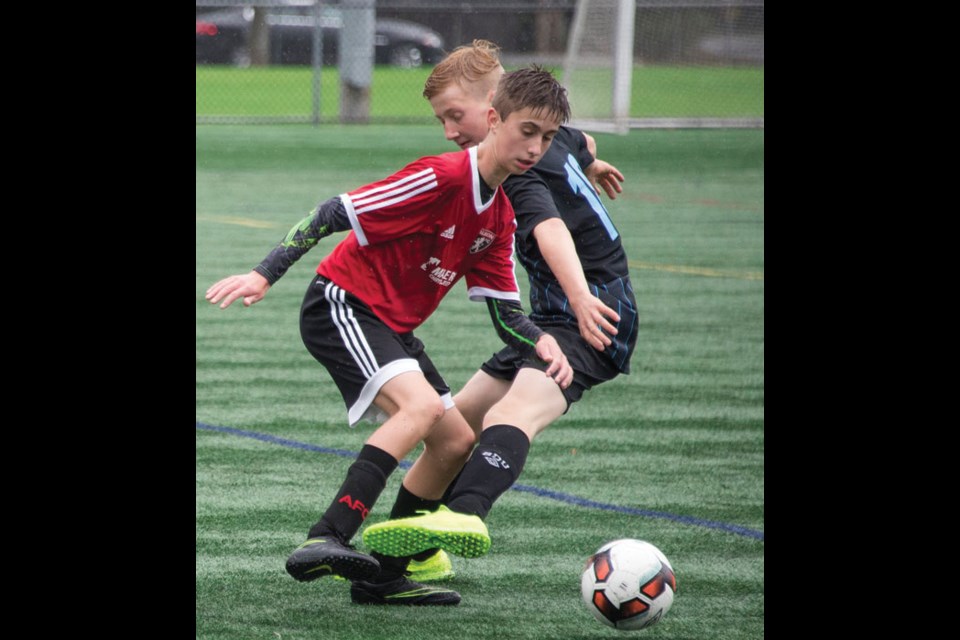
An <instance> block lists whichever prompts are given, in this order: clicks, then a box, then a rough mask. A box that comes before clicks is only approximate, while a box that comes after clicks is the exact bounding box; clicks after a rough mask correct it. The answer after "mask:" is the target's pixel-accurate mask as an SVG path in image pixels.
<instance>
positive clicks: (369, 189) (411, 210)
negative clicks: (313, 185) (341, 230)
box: [317, 147, 520, 333]
mask: <svg viewBox="0 0 960 640" xmlns="http://www.w3.org/2000/svg"><path fill="white" fill-rule="evenodd" d="M479 180H480V178H479V174H478V173H477V149H476V147H473V148H470V149H467V150H466V151H459V152H454V153H444V154H442V155H438V156H429V157H425V158H420V159H419V160H417V161H416V162H413V163H411V164H409V165H407V166H406V167H404V168H403V169H401V170H400V171H398V172H397V173H395V174H393V175H392V176H390V177H389V178H386V179H385V180H381V181H379V182H375V183H373V184H370V185H367V186H366V187H361V188H360V189H356V190H354V191H351V192H349V193H345V194H342V195H341V196H340V198H341V199H342V200H343V204H344V207H345V208H346V210H347V215H348V216H349V217H350V224H351V225H352V227H353V230H352V231H351V232H350V233H349V234H348V235H347V237H346V238H344V240H343V241H342V242H340V244H338V245H337V246H336V247H335V248H334V250H333V252H332V253H330V255H328V256H327V257H326V258H324V260H323V261H322V262H321V263H320V265H319V266H318V267H317V273H319V274H320V275H322V276H324V277H325V278H328V279H330V280H332V281H333V282H335V283H336V284H338V285H339V286H340V287H342V288H343V289H346V290H347V291H349V292H350V293H352V294H353V295H355V296H357V297H358V298H360V299H361V300H363V301H364V302H365V303H366V304H367V306H369V307H370V308H371V309H372V310H373V312H374V313H376V314H377V316H378V317H379V318H380V319H381V320H383V322H384V323H385V324H386V325H387V326H389V327H390V328H391V329H393V330H394V331H396V332H398V333H406V332H408V331H413V330H414V329H416V328H417V327H418V326H420V325H421V324H423V322H424V320H426V319H427V318H428V317H429V316H430V314H431V313H433V312H434V310H435V309H436V308H437V305H439V304H440V300H441V299H442V298H443V296H445V295H446V294H447V292H448V291H449V290H450V287H451V286H453V284H454V283H456V282H457V281H458V280H459V279H460V278H462V277H466V279H467V288H468V295H469V296H470V298H471V299H472V300H482V299H483V298H484V297H487V296H489V297H493V298H500V299H506V300H516V301H519V300H520V292H519V288H518V287H517V280H516V277H515V275H514V263H513V233H514V231H515V230H516V226H517V225H516V220H515V218H514V213H513V207H512V206H511V205H510V201H509V200H508V199H507V197H506V195H504V193H503V189H502V188H500V187H497V190H496V193H495V194H494V196H493V198H491V199H490V200H489V201H488V202H487V203H486V204H483V203H482V202H481V201H480V182H479Z"/></svg>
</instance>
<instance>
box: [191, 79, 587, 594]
mask: <svg viewBox="0 0 960 640" xmlns="http://www.w3.org/2000/svg"><path fill="white" fill-rule="evenodd" d="M569 115H570V111H569V104H568V102H567V98H566V92H565V90H564V89H563V87H561V86H560V84H559V83H558V82H557V81H556V79H555V78H554V77H553V76H552V75H551V74H550V73H549V72H546V71H544V70H542V69H540V68H539V67H532V68H529V69H522V70H520V71H516V72H514V73H511V74H507V75H506V76H505V77H504V78H503V80H502V83H501V86H500V89H499V90H498V92H497V99H496V100H495V101H494V103H493V105H492V108H490V109H489V110H488V114H487V116H488V126H489V128H490V137H489V138H488V140H487V141H485V142H484V143H483V144H481V145H480V146H478V147H475V148H471V149H468V150H465V151H460V152H456V153H449V154H442V155H439V156H431V157H426V158H421V159H420V160H418V161H416V162H414V163H411V164H410V165H408V166H407V167H405V168H404V169H402V170H400V171H399V172H397V173H396V174H394V175H393V176H391V177H390V178H387V179H385V180H382V181H380V182H377V183H374V184H371V185H368V186H366V187H363V188H360V189H356V190H354V191H350V192H348V193H344V194H342V195H340V196H338V197H335V198H332V199H330V200H328V201H326V202H324V203H322V204H321V205H319V206H318V207H317V209H316V211H314V212H313V213H312V214H311V215H310V216H308V217H307V218H306V219H304V220H303V221H302V222H301V223H299V224H298V225H297V226H295V227H294V228H293V229H291V231H290V232H289V233H288V235H287V236H286V238H285V239H284V240H283V241H282V242H281V243H280V244H279V245H278V246H277V247H276V248H275V249H274V250H273V251H271V252H270V254H269V255H268V256H267V257H266V258H265V259H264V260H263V261H262V262H261V263H260V264H259V265H258V266H257V267H255V268H254V270H253V271H251V272H250V273H246V274H241V275H235V276H230V277H227V278H224V279H222V280H220V281H219V282H217V283H215V284H214V285H213V286H211V287H210V288H209V289H208V290H207V293H206V298H207V299H208V300H209V301H210V302H211V303H213V304H217V303H219V304H220V307H221V308H226V307H228V306H230V305H231V304H232V303H233V302H234V301H236V300H242V301H243V304H244V305H246V306H250V305H251V304H254V303H256V302H258V301H259V300H261V299H262V298H263V296H264V295H265V294H266V292H267V290H268V289H269V288H270V286H271V285H272V284H273V283H274V282H276V280H277V279H279V278H280V277H281V276H282V275H283V274H284V273H285V272H286V271H287V269H288V268H289V267H290V266H291V265H292V264H293V263H294V262H295V261H296V260H298V259H299V258H300V257H302V255H303V254H304V253H305V252H306V251H308V250H309V249H310V248H312V247H313V246H314V245H315V244H316V243H317V242H318V241H319V240H320V239H321V238H323V237H325V236H327V235H329V234H330V233H333V232H335V231H347V230H350V233H349V234H348V235H347V237H346V238H345V239H344V240H343V241H342V242H341V243H340V244H338V245H337V246H336V247H335V248H334V250H333V252H332V253H331V254H330V255H329V256H327V257H326V258H325V259H324V260H323V261H322V262H321V263H320V265H319V266H318V267H317V276H316V277H315V279H314V281H313V283H312V284H311V285H310V287H309V289H308V291H307V294H306V296H305V298H304V302H303V305H302V308H301V316H300V328H301V336H302V337H303V341H304V344H305V345H306V347H307V349H308V350H309V351H310V353H311V354H312V355H313V356H314V357H315V358H316V359H317V360H319V361H320V362H321V363H322V364H323V365H324V366H325V367H326V368H327V370H328V371H329V372H330V375H331V377H332V378H333V379H334V381H335V382H336V384H337V386H338V388H339V389H340V392H341V394H342V395H343V398H344V401H345V403H346V406H347V412H348V417H349V422H350V425H351V426H353V425H355V424H357V422H359V421H360V420H361V419H363V418H377V417H378V414H382V415H383V416H389V417H388V418H387V419H386V421H385V422H384V423H383V424H382V425H381V426H380V427H378V428H377V429H376V431H374V433H373V434H372V435H371V436H370V437H369V438H368V439H367V441H366V443H365V445H364V447H363V448H362V450H361V451H360V454H359V456H358V458H357V461H356V462H354V463H353V464H352V465H351V467H350V469H349V470H348V471H347V477H346V479H345V480H344V482H343V484H342V485H341V487H340V490H339V491H338V493H337V494H336V496H335V497H334V499H333V501H332V502H331V504H330V506H329V508H328V509H327V510H326V512H325V513H324V514H323V516H322V518H321V519H320V520H319V521H318V522H317V523H316V524H314V525H313V527H312V528H311V529H310V531H309V533H308V539H307V541H306V542H305V543H304V544H303V545H301V546H300V547H298V548H297V549H296V550H294V552H293V553H292V554H291V555H290V557H289V559H288V560H287V571H288V572H289V573H290V574H291V575H292V576H293V577H294V578H296V579H297V580H301V581H306V580H312V579H315V578H318V577H320V576H324V575H330V574H336V575H341V576H343V577H345V578H348V579H350V580H351V581H352V585H351V598H352V599H353V601H354V602H358V603H379V604H438V605H443V604H457V603H459V601H460V596H459V594H457V593H456V592H453V591H449V590H444V589H436V588H433V587H428V586H425V585H421V584H418V583H415V582H412V581H410V580H409V579H407V577H406V576H405V574H404V569H405V566H406V563H405V562H402V563H398V562H397V561H396V560H395V559H392V558H389V557H386V556H380V555H378V556H376V557H373V556H368V555H366V554H363V553H360V552H357V551H356V550H354V549H352V548H351V547H350V546H349V542H350V540H351V539H352V537H353V536H354V535H355V534H356V532H357V530H358V529H359V528H360V526H361V525H362V523H363V520H364V519H365V518H366V517H367V514H368V513H369V510H370V509H371V508H372V507H373V505H374V502H375V501H376V500H377V498H378V497H379V495H380V493H381V492H382V491H383V488H384V486H385V484H386V480H387V477H388V476H389V475H390V474H391V473H392V472H393V471H394V470H395V469H396V467H397V465H398V461H399V460H401V459H403V458H404V457H405V456H406V455H407V454H408V453H410V451H412V450H413V449H414V447H416V446H417V445H418V444H419V443H420V442H423V443H424V451H423V453H422V454H421V456H420V457H419V458H418V460H417V462H416V463H415V464H414V465H413V467H411V469H410V470H409V471H408V472H407V474H406V476H405V477H404V482H403V485H404V488H403V492H402V494H401V496H398V500H397V504H395V506H394V509H393V511H392V512H391V517H399V516H403V515H412V514H413V513H414V512H415V508H417V507H419V506H421V505H422V504H429V503H436V502H437V501H438V500H439V498H440V497H441V496H442V494H443V492H444V490H445V489H446V487H447V485H448V484H449V483H450V482H451V480H452V479H453V477H454V476H455V475H456V473H457V472H459V470H460V469H461V467H462V466H463V463H464V461H465V460H466V459H467V457H468V456H469V455H470V451H471V449H472V447H473V443H474V434H473V431H472V430H471V428H470V426H469V425H468V424H467V422H466V421H465V420H464V419H463V417H462V416H461V415H460V414H459V412H458V411H457V409H456V408H455V407H454V406H453V402H452V400H451V397H450V389H449V387H448V386H447V385H446V383H445V382H444V381H443V378H442V377H441V376H440V374H439V373H438V372H437V370H436V368H435V367H434V366H433V363H432V362H431V361H430V359H429V357H428V356H427V355H426V352H425V351H424V347H423V344H422V343H421V342H420V341H419V340H418V339H417V338H416V337H414V335H413V333H412V332H413V330H414V329H416V328H417V327H418V326H419V325H420V324H421V323H423V321H424V320H426V319H427V317H428V316H429V315H430V314H431V313H432V312H433V311H434V310H435V309H436V307H437V305H438V304H439V302H440V300H441V299H442V298H443V296H444V295H446V293H447V292H448V291H449V290H450V287H451V286H452V285H453V284H454V283H455V282H457V281H458V280H459V279H460V278H464V277H465V278H466V282H467V287H468V294H469V296H470V297H471V299H474V300H485V301H486V302H487V306H488V309H489V311H490V314H491V317H492V318H493V321H494V325H495V327H496V329H497V332H498V333H499V335H500V336H501V337H502V338H503V340H504V341H505V342H506V343H507V344H509V345H511V346H513V347H514V348H515V349H517V351H518V352H521V353H524V354H526V355H527V356H529V357H531V358H534V357H535V358H539V359H540V360H542V361H543V362H544V363H546V366H545V374H546V376H547V377H549V378H550V379H551V381H552V383H554V384H557V385H559V386H560V387H564V388H565V387H567V386H569V384H570V382H571V379H572V375H573V373H572V370H571V369H570V366H569V364H568V363H567V361H566V357H565V356H564V355H563V352H562V351H561V350H560V348H559V346H558V344H557V342H556V340H555V339H554V338H553V337H551V336H549V335H547V334H546V333H544V332H543V331H542V330H541V329H539V328H538V327H537V326H536V325H535V324H533V323H532V322H530V320H529V319H528V318H527V317H526V316H525V315H524V314H523V312H522V309H521V307H520V304H519V300H520V295H519V289H518V287H517V282H516V279H515V276H514V264H513V260H512V253H513V232H514V230H515V227H516V224H515V221H514V216H513V209H512V207H511V206H510V203H509V201H508V200H507V198H506V196H505V195H504V194H503V191H502V189H500V184H501V183H502V182H503V181H504V180H505V179H506V178H507V177H508V176H509V175H513V174H520V173H523V172H524V171H526V170H528V169H530V168H531V167H532V166H533V165H535V164H536V162H537V161H538V160H539V159H540V157H541V156H542V155H543V154H544V152H545V151H546V150H547V149H548V148H549V146H550V142H551V140H552V138H553V136H554V135H555V134H556V132H557V131H558V130H559V127H560V125H561V124H562V123H563V122H566V120H568V119H569ZM379 417H382V416H379ZM381 564H383V565H384V566H383V567H381Z"/></svg>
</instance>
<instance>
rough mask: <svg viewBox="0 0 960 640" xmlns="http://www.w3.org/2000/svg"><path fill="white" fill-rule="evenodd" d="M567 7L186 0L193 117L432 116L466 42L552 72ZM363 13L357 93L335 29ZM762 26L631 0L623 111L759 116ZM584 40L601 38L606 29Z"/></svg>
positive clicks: (749, 11) (733, 6) (751, 12)
mask: <svg viewBox="0 0 960 640" xmlns="http://www.w3.org/2000/svg"><path fill="white" fill-rule="evenodd" d="M594 2H595V4H599V2H598V0H594ZM578 4H580V5H582V4H584V2H583V0H580V2H579V3H578V1H577V0H526V1H523V0H500V1H497V0H475V1H472V2H450V1H447V0H438V1H435V2H425V1H422V0H421V1H415V0H339V1H331V2H321V1H318V0H260V1H259V2H257V3H256V4H250V3H242V2H236V1H235V0H196V9H197V11H196V17H197V62H196V82H197V84H196V121H197V123H198V124H201V123H229V122H312V123H332V122H377V123H389V122H417V123H428V122H432V121H433V115H432V113H431V112H430V109H429V106H428V105H427V104H426V102H425V101H424V100H423V98H422V97H421V91H422V89H423V83H424V81H425V80H426V78H427V76H428V75H429V73H430V70H431V69H432V67H433V65H434V64H436V62H437V61H439V60H440V59H441V58H442V57H443V56H444V55H445V54H446V53H447V52H449V51H451V50H452V49H454V48H455V47H457V46H459V45H461V44H466V43H469V42H470V41H471V40H473V39H475V38H485V39H488V40H491V41H493V42H496V43H497V44H498V45H499V46H500V47H501V49H502V54H501V55H502V59H503V62H504V66H505V67H506V68H507V69H508V70H509V69H511V68H517V67H520V66H523V65H525V64H528V63H531V62H537V63H540V64H543V65H545V66H547V67H548V68H550V69H552V70H553V71H554V72H555V73H556V75H557V76H558V77H562V72H563V64H564V59H565V55H566V52H567V45H568V39H569V37H570V30H571V25H572V23H573V18H574V13H575V11H576V10H577V7H578ZM586 4H588V5H589V4H590V3H589V2H588V3H586ZM587 10H588V11H590V10H591V9H590V8H589V7H588V9H587ZM366 19H370V20H372V21H373V22H374V24H373V29H372V31H373V34H372V35H373V43H372V45H373V46H372V48H373V49H374V60H373V66H372V76H371V77H370V78H369V80H368V81H361V82H360V84H361V85H364V84H366V85H368V86H361V87H360V89H359V90H357V89H355V88H351V87H355V83H351V81H350V79H349V77H347V76H343V73H344V72H346V73H347V74H350V73H354V74H355V73H356V72H355V71H351V67H350V63H349V62H348V61H347V62H344V61H341V57H344V56H348V55H350V53H349V47H347V48H346V50H347V52H346V53H344V51H345V49H344V48H343V47H341V39H344V40H345V41H346V42H353V41H355V39H356V38H357V37H358V36H357V35H355V34H356V33H358V29H359V32H360V33H364V32H367V31H369V30H370V29H369V28H368V27H367V26H363V27H358V24H359V23H361V22H362V21H363V20H366ZM763 26H764V3H763V0H636V19H635V29H634V48H633V53H634V55H633V60H634V69H633V71H634V74H633V89H632V97H631V106H630V116H631V117H632V118H637V119H643V118H653V119H669V118H703V119H709V118H719V119H727V120H729V121H749V122H752V123H755V125H756V123H759V124H758V125H756V126H762V122H763V73H764V46H763ZM344 34H347V37H346V38H344V37H343V36H344ZM351 34H353V35H351ZM586 37H587V39H588V44H589V40H590V39H593V41H594V42H597V43H600V42H602V41H603V40H604V39H605V38H607V37H609V34H607V33H605V32H604V31H603V29H602V28H601V29H599V30H597V31H596V32H591V33H588V34H587V35H586ZM367 44H368V45H369V43H367ZM344 70H346V71H344ZM345 91H346V92H353V93H357V95H355V96H349V95H348V96H345V95H344V92H345ZM357 105H360V106H359V107H358V106H357ZM358 109H359V110H360V111H362V113H359V111H358ZM358 113H359V115H358ZM574 115H575V116H576V113H575V114H574Z"/></svg>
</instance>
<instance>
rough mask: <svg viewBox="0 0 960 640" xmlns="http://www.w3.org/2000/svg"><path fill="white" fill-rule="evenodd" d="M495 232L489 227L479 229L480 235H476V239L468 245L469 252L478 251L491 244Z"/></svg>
mask: <svg viewBox="0 0 960 640" xmlns="http://www.w3.org/2000/svg"><path fill="white" fill-rule="evenodd" d="M496 237H497V236H496V234H495V233H494V232H493V231H490V229H481V230H480V235H478V236H477V239H476V240H474V241H473V244H472V245H470V253H480V252H481V251H483V250H484V249H486V248H487V247H489V246H490V245H491V244H493V240H494V238H496Z"/></svg>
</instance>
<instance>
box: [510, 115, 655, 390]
mask: <svg viewBox="0 0 960 640" xmlns="http://www.w3.org/2000/svg"><path fill="white" fill-rule="evenodd" d="M592 162H593V156H591V155H590V152H589V151H588V150H587V145H586V139H585V138H584V137H583V134H582V133H581V132H579V131H577V130H576V129H571V128H569V127H561V128H560V131H559V132H558V133H557V135H556V136H555V137H554V139H553V143H552V144H551V145H550V149H548V150H547V153H546V155H544V156H543V158H542V159H541V160H540V162H538V163H537V165H536V166H535V167H533V168H532V169H530V170H529V171H527V172H526V173H524V174H522V175H517V176H511V177H510V178H508V179H507V181H506V182H505V183H504V185H503V188H504V191H505V192H506V194H507V196H508V197H509V198H510V202H511V203H512V204H513V208H514V211H515V212H516V215H517V232H516V251H517V258H518V259H519V260H520V263H521V264H522V265H523V267H524V268H525V269H526V271H527V276H528V278H529V281H530V307H531V313H530V319H531V320H533V321H534V322H536V323H537V324H538V325H539V326H541V327H544V328H546V327H549V326H551V325H558V324H565V325H569V324H574V325H575V324H576V322H577V319H576V316H574V315H573V312H572V311H571V309H570V306H569V304H568V300H567V296H566V295H565V294H564V293H563V289H562V288H561V287H560V283H559V282H558V281H557V278H556V276H554V274H553V272H552V271H551V270H550V267H549V266H547V263H546V261H545V260H544V259H543V255H542V254H541V253H540V248H539V247H538V246H537V242H536V240H535V239H534V236H533V229H534V228H535V227H536V226H537V225H538V224H540V223H541V222H543V221H545V220H547V219H550V218H560V219H562V220H563V222H564V224H566V226H567V229H569V230H570V235H571V236H573V242H574V245H575V246H576V249H577V255H578V256H579V258H580V263H581V265H582V266H583V272H584V275H585V276H586V279H587V283H588V284H589V285H590V289H591V291H592V292H593V293H594V295H596V296H597V297H599V298H600V299H601V300H602V301H603V302H604V303H605V304H606V305H607V306H609V307H611V308H612V309H613V310H614V311H616V312H617V313H618V314H620V323H619V325H618V326H617V329H618V331H619V333H618V335H617V336H614V337H613V340H614V343H613V344H612V345H611V346H610V347H608V348H607V355H608V356H610V358H611V359H612V360H613V361H614V363H615V364H616V366H617V367H618V368H619V369H620V371H622V372H624V373H627V372H628V371H629V361H630V355H631V353H632V352H633V347H634V345H635V343H636V339H637V329H638V319H637V303H636V299H635V298H634V293H633V287H632V285H631V283H630V276H629V272H628V265H627V255H626V253H625V252H624V250H623V245H622V244H621V242H620V233H619V232H618V231H617V228H616V226H615V225H614V224H613V221H612V220H611V219H610V215H609V214H608V213H607V209H606V207H604V206H603V202H602V201H601V200H600V196H598V195H597V192H596V191H595V190H594V189H593V186H592V185H591V184H590V181H589V180H588V179H587V177H586V176H585V175H584V171H583V169H584V168H585V167H587V166H589V165H590V164H591V163H592Z"/></svg>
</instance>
